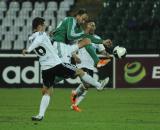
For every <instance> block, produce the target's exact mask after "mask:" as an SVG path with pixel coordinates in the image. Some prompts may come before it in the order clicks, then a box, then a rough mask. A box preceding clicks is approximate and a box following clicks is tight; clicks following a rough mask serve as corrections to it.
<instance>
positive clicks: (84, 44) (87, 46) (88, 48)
mask: <svg viewBox="0 0 160 130" xmlns="http://www.w3.org/2000/svg"><path fill="white" fill-rule="evenodd" d="M78 45H79V48H82V47H85V49H86V51H87V52H88V53H89V55H90V56H91V57H92V59H93V61H94V63H95V66H96V67H102V66H104V65H106V64H107V63H108V61H107V60H100V59H99V57H98V56H97V54H96V51H95V49H94V47H93V46H92V44H91V41H90V40H89V39H87V38H85V39H82V40H81V41H79V42H78Z"/></svg>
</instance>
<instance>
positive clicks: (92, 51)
mask: <svg viewBox="0 0 160 130" xmlns="http://www.w3.org/2000/svg"><path fill="white" fill-rule="evenodd" d="M85 48H86V50H87V52H88V53H89V55H90V56H91V57H92V59H93V61H94V63H95V65H97V63H98V62H99V58H98V56H97V54H96V51H95V49H94V48H93V46H92V44H88V45H86V46H85Z"/></svg>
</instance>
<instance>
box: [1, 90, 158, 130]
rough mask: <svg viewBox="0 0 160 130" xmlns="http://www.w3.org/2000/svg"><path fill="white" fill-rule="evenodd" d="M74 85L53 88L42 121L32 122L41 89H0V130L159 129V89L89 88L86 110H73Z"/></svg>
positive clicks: (84, 103) (82, 105)
mask: <svg viewBox="0 0 160 130" xmlns="http://www.w3.org/2000/svg"><path fill="white" fill-rule="evenodd" d="M70 91H71V89H54V95H53V97H52V99H51V103H50V106H49V108H48V110H47V112H46V116H45V118H44V120H43V121H42V122H38V123H37V124H36V123H35V122H32V121H31V120H30V117H31V116H32V115H34V114H37V112H38V108H39V102H40V99H41V95H40V89H0V130H159V129H160V90H158V89H157V90H156V89H155V90H149V89H148V90H131V89H130V90H129V89H118V90H105V91H103V92H97V91H96V90H94V89H90V90H89V93H88V95H87V98H86V99H85V100H84V102H82V104H81V108H82V109H83V112H81V113H76V112H74V111H71V110H70V100H69V99H70V98H69V97H70Z"/></svg>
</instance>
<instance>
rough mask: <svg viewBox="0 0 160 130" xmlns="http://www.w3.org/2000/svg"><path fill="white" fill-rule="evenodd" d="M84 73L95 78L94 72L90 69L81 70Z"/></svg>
mask: <svg viewBox="0 0 160 130" xmlns="http://www.w3.org/2000/svg"><path fill="white" fill-rule="evenodd" d="M81 69H82V70H83V71H85V72H86V73H87V74H89V75H90V76H92V77H93V70H90V69H88V68H81Z"/></svg>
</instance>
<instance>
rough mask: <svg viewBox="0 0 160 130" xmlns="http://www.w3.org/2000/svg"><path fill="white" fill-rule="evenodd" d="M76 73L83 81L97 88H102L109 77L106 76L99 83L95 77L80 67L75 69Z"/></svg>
mask: <svg viewBox="0 0 160 130" xmlns="http://www.w3.org/2000/svg"><path fill="white" fill-rule="evenodd" d="M76 75H78V76H79V77H80V78H81V79H82V81H83V82H85V83H88V84H90V85H92V86H94V87H95V88H96V89H97V90H103V88H104V87H105V86H106V84H108V82H109V77H107V78H106V79H104V80H102V82H101V83H100V82H98V81H96V79H94V78H92V77H91V76H90V75H89V74H87V73H86V72H84V71H83V70H82V69H77V70H76Z"/></svg>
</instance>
